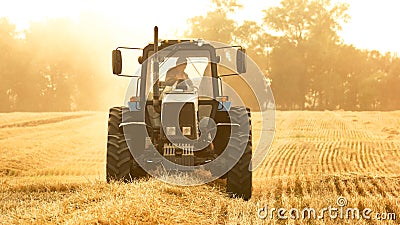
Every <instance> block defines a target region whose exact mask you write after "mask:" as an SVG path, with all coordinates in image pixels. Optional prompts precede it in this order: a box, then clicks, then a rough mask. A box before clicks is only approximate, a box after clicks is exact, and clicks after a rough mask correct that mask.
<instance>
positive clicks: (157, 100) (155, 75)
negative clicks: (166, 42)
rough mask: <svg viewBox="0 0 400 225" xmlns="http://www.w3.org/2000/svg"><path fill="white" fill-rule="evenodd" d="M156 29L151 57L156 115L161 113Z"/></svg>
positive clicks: (156, 29) (155, 28)
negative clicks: (152, 55)
mask: <svg viewBox="0 0 400 225" xmlns="http://www.w3.org/2000/svg"><path fill="white" fill-rule="evenodd" d="M157 52H158V27H157V26H155V27H154V57H153V81H154V84H153V107H154V110H155V111H156V112H157V113H161V106H160V88H159V76H160V74H159V62H158V55H157Z"/></svg>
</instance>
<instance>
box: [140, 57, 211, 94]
mask: <svg viewBox="0 0 400 225" xmlns="http://www.w3.org/2000/svg"><path fill="white" fill-rule="evenodd" d="M154 59H155V57H151V58H149V59H148V61H147V79H146V93H148V96H147V99H148V100H150V99H152V91H153V89H152V86H153V84H154V82H155V81H154V75H153V69H154V67H153V65H154V64H153V63H154ZM158 60H159V81H160V83H159V84H160V93H161V92H162V91H163V90H164V89H165V88H166V87H167V86H172V85H173V84H174V79H173V78H174V76H176V77H175V79H176V80H177V79H184V80H187V79H189V80H190V82H191V83H192V84H193V86H195V87H197V89H199V87H200V85H201V86H202V88H201V92H210V93H203V94H204V95H208V96H209V95H211V94H212V83H211V82H207V83H205V82H204V80H205V79H202V78H203V77H210V78H211V63H210V52H209V51H204V50H203V51H199V50H197V51H193V50H185V51H178V52H174V53H171V52H170V51H165V50H163V51H160V52H159V57H158ZM179 73H180V74H179ZM171 80H172V82H171Z"/></svg>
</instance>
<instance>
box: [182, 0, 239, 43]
mask: <svg viewBox="0 0 400 225" xmlns="http://www.w3.org/2000/svg"><path fill="white" fill-rule="evenodd" d="M241 7H242V6H241V5H239V4H238V3H237V2H236V0H228V1H223V0H212V8H211V9H210V11H208V12H207V15H205V16H195V17H193V18H190V19H189V20H188V23H189V25H190V28H189V30H188V31H187V32H186V33H185V35H186V36H188V37H193V38H202V39H206V40H211V41H218V42H222V43H231V42H232V36H233V33H234V31H235V26H236V24H235V21H234V20H232V19H229V17H228V15H229V14H230V13H234V12H235V11H236V10H238V9H240V8H241Z"/></svg>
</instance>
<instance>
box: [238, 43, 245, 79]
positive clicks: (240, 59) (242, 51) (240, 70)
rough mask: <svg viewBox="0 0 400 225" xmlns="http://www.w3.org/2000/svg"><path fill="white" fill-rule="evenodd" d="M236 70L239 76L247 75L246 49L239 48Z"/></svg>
mask: <svg viewBox="0 0 400 225" xmlns="http://www.w3.org/2000/svg"><path fill="white" fill-rule="evenodd" d="M236 70H237V72H238V73H239V74H242V73H246V49H244V48H239V49H238V50H237V52H236Z"/></svg>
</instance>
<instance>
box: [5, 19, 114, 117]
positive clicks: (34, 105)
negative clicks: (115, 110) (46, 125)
mask: <svg viewBox="0 0 400 225" xmlns="http://www.w3.org/2000/svg"><path fill="white" fill-rule="evenodd" d="M93 21H94V19H93V18H91V17H90V16H89V15H88V16H86V17H85V16H83V17H82V18H81V19H80V21H79V22H77V21H72V20H70V19H63V18H60V19H46V20H44V21H41V22H35V23H31V25H30V28H29V29H28V30H25V31H17V30H16V26H15V25H14V24H12V23H11V22H10V21H8V20H7V19H6V18H0V51H1V54H0V112H10V111H71V110H95V109H100V108H101V107H102V106H103V105H104V102H102V101H104V95H105V93H109V92H108V89H109V87H108V82H107V77H109V74H110V63H109V62H108V61H109V58H110V56H109V51H110V49H111V47H110V45H109V44H108V39H107V33H106V30H102V29H96V28H94V27H95V26H93ZM98 22H99V23H101V21H98ZM104 45H105V48H107V52H104V51H103V49H105V48H104ZM105 54H107V55H105ZM104 74H105V75H106V76H104Z"/></svg>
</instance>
